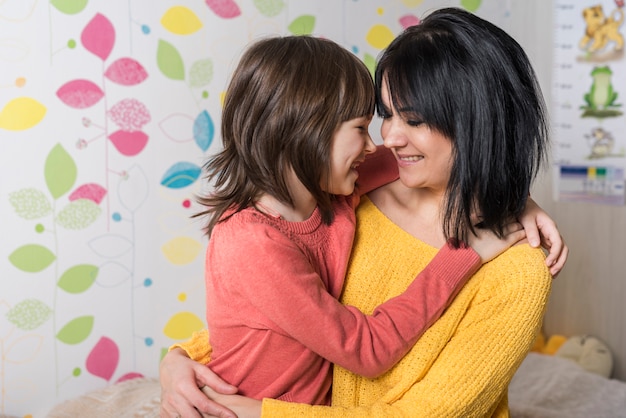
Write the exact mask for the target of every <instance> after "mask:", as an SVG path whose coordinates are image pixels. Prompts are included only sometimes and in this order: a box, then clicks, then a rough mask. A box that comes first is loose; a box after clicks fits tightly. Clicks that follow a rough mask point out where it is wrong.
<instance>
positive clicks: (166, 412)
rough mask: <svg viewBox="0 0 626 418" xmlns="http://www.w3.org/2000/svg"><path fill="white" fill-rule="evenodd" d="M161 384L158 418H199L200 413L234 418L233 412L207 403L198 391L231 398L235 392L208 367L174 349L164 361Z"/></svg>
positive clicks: (160, 373) (183, 352)
mask: <svg viewBox="0 0 626 418" xmlns="http://www.w3.org/2000/svg"><path fill="white" fill-rule="evenodd" d="M159 379H160V382H161V418H175V417H185V418H196V417H197V418H199V417H201V416H202V414H201V413H205V414H210V415H211V416H216V417H221V418H237V416H236V415H235V414H234V413H233V411H231V410H229V409H228V408H226V407H225V406H222V405H220V404H219V403H217V402H215V401H213V400H211V399H209V398H208V397H207V396H206V395H205V394H203V393H202V391H201V390H200V387H203V386H205V385H206V386H210V387H212V388H213V389H214V390H215V391H218V392H221V393H226V394H232V393H237V388H236V387H234V386H232V385H229V384H227V383H226V382H224V381H223V380H222V379H220V377H219V376H218V375H216V374H215V373H213V371H211V369H209V368H208V367H207V366H205V365H203V364H200V363H198V362H196V361H194V360H192V359H190V358H189V357H187V353H185V351H184V350H182V349H180V348H175V349H173V350H172V351H170V352H169V353H167V354H166V355H165V357H163V360H162V361H161V365H160V369H159Z"/></svg>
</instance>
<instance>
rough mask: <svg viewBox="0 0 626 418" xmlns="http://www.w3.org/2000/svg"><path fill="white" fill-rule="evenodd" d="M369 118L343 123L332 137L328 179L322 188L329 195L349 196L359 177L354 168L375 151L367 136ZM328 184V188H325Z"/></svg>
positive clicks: (364, 117) (370, 139) (370, 119)
mask: <svg viewBox="0 0 626 418" xmlns="http://www.w3.org/2000/svg"><path fill="white" fill-rule="evenodd" d="M371 121H372V118H371V117H367V116H363V117H360V118H355V119H350V120H349V121H346V122H343V123H342V124H341V125H340V126H339V129H337V131H335V135H334V136H333V140H332V145H331V151H330V179H329V181H328V182H327V183H326V182H325V183H323V184H322V187H323V188H324V189H325V190H326V191H327V192H328V193H330V194H336V195H345V196H347V195H350V194H352V192H354V183H355V182H356V179H357V178H358V177H359V174H358V172H357V171H356V168H357V167H358V166H359V164H361V163H362V162H363V160H364V159H365V156H366V155H367V154H371V153H372V152H374V151H376V145H375V144H374V141H372V138H371V137H370V134H369V125H370V122H371ZM326 184H328V186H326Z"/></svg>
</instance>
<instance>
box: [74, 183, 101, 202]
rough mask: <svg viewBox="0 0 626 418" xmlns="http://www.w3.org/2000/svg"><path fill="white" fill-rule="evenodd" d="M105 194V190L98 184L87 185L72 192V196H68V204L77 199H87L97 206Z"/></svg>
mask: <svg viewBox="0 0 626 418" xmlns="http://www.w3.org/2000/svg"><path fill="white" fill-rule="evenodd" d="M106 194H107V191H106V189H105V188H104V187H102V186H100V185H99V184H95V183H87V184H83V185H82V186H80V187H79V188H78V189H76V190H74V191H73V192H72V194H70V197H69V199H70V202H73V201H74V200H78V199H89V200H91V201H92V202H94V203H95V204H96V205H99V204H100V202H102V199H103V198H104V196H105V195H106Z"/></svg>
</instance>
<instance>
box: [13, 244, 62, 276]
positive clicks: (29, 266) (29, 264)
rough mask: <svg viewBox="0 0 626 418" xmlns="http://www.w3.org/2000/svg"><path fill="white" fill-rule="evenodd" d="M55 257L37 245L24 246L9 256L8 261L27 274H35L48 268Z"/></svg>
mask: <svg viewBox="0 0 626 418" xmlns="http://www.w3.org/2000/svg"><path fill="white" fill-rule="evenodd" d="M55 259H56V256H55V255H54V254H53V253H52V251H50V250H49V249H47V248H46V247H44V246H42V245H39V244H26V245H23V246H21V247H20V248H18V249H17V250H15V251H13V253H11V255H9V261H10V262H11V264H13V265H14V266H15V267H17V268H18V269H20V270H22V271H26V272H28V273H37V272H39V271H41V270H43V269H45V268H46V267H48V266H49V265H50V264H52V262H53V261H54V260H55Z"/></svg>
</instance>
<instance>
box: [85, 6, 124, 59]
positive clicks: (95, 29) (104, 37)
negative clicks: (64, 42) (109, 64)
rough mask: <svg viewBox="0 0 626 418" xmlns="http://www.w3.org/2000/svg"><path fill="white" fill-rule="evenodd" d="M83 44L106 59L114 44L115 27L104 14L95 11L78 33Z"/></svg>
mask: <svg viewBox="0 0 626 418" xmlns="http://www.w3.org/2000/svg"><path fill="white" fill-rule="evenodd" d="M80 40H81V42H82V43H83V46H84V47H85V48H87V50H88V51H89V52H91V53H92V54H94V55H97V56H98V57H100V59H102V61H104V60H106V59H107V58H108V57H109V54H110V53H111V50H113V45H114V44H115V29H114V28H113V24H111V22H110V21H109V19H107V18H106V17H105V16H104V15H102V14H100V13H97V14H96V15H95V16H94V18H93V19H91V21H89V23H87V26H85V29H83V33H82V34H81V35H80Z"/></svg>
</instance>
